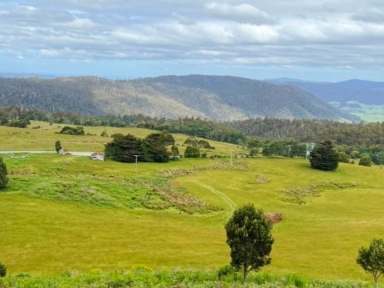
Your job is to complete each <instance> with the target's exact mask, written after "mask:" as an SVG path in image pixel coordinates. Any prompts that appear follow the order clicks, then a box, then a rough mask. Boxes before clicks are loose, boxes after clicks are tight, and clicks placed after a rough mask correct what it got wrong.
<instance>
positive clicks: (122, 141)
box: [105, 134, 143, 163]
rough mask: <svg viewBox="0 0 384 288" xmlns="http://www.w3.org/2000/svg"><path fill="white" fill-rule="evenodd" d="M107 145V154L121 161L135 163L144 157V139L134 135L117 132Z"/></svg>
mask: <svg viewBox="0 0 384 288" xmlns="http://www.w3.org/2000/svg"><path fill="white" fill-rule="evenodd" d="M112 138H113V141H112V142H111V143H108V144H107V145H106V146H105V156H106V158H108V159H112V160H115V161H119V162H128V163H134V162H135V161H136V158H138V159H140V158H142V157H143V150H142V141H141V140H140V139H138V138H136V137H135V136H133V135H130V134H128V135H122V134H115V135H113V136H112Z"/></svg>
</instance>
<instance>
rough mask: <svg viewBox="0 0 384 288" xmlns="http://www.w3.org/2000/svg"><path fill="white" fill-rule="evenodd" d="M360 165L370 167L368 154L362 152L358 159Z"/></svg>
mask: <svg viewBox="0 0 384 288" xmlns="http://www.w3.org/2000/svg"><path fill="white" fill-rule="evenodd" d="M359 165H360V166H367V167H370V166H372V159H371V156H370V155H369V154H363V155H361V158H360V161H359Z"/></svg>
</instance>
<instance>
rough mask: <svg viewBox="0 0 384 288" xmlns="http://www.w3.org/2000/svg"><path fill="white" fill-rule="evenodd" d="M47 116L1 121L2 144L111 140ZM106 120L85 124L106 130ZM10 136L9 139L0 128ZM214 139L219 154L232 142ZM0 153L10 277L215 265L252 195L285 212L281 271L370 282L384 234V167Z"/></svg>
mask: <svg viewBox="0 0 384 288" xmlns="http://www.w3.org/2000/svg"><path fill="white" fill-rule="evenodd" d="M36 124H37V123H34V125H36ZM44 125H45V126H44ZM44 125H41V124H40V128H39V129H33V128H32V127H31V128H28V129H26V130H24V129H16V128H4V127H0V134H1V135H2V136H1V138H0V150H7V149H9V150H28V149H36V150H45V149H49V148H52V145H53V142H54V140H56V139H60V140H62V142H63V144H64V145H67V146H68V148H69V149H74V150H79V151H88V150H89V149H88V147H92V148H94V149H97V148H98V147H99V148H101V147H102V145H103V141H105V140H108V139H105V137H101V136H92V135H88V136H63V135H58V134H55V132H56V131H57V130H58V129H59V127H58V126H56V124H54V125H52V126H53V127H52V126H49V125H48V124H44ZM104 129H105V128H104V127H97V128H88V127H87V128H86V131H89V133H91V134H92V133H93V134H97V135H99V134H100V133H101V132H102V131H103V130H104ZM109 129H110V130H109V131H108V133H112V132H113V133H114V132H115V131H116V132H120V131H122V132H125V133H128V132H130V133H135V134H136V135H139V136H145V135H146V134H148V133H149V132H150V131H148V130H142V129H134V128H121V129H116V130H115V128H109ZM12 133H13V134H12ZM8 134H9V135H13V136H12V137H14V138H13V140H12V139H9V138H6V137H3V135H8ZM38 135H40V136H41V138H39V137H37V136H38ZM182 137H185V136H178V139H179V140H178V141H180V139H181V140H182V139H183V138H182ZM184 139H185V138H184ZM32 140H33V141H34V142H33V141H32ZM180 142H181V141H180ZM12 143H13V144H12ZM213 143H214V146H215V147H217V148H216V149H215V150H216V151H221V152H222V153H224V154H225V153H228V152H230V151H233V149H234V148H236V146H232V145H228V144H223V143H216V142H213ZM12 145H14V146H12ZM237 149H240V148H237ZM227 155H228V154H227ZM4 159H5V161H6V163H7V165H8V168H9V173H10V175H9V176H10V185H9V187H8V188H7V189H6V190H5V191H2V192H0V221H1V225H0V262H3V263H5V264H6V265H7V267H8V269H9V272H10V273H11V274H12V275H16V274H18V273H22V272H25V273H30V274H32V275H43V276H44V275H53V274H57V273H62V272H66V271H70V272H73V271H78V272H99V271H102V272H108V271H116V270H127V269H134V268H137V267H148V268H151V269H155V270H157V269H165V270H173V269H183V270H185V269H187V270H188V269H192V270H200V271H216V270H217V269H218V268H219V267H221V266H223V265H225V264H227V263H228V262H229V255H228V249H227V246H226V244H225V231H224V224H225V222H226V221H227V219H228V217H229V216H230V214H231V212H232V211H233V209H235V208H236V207H239V206H241V205H242V204H245V203H254V204H255V206H256V207H258V208H262V209H263V210H264V211H265V212H268V213H281V214H282V215H283V220H282V222H280V223H278V224H276V225H274V229H273V235H274V237H275V244H274V248H273V255H272V258H273V260H272V265H270V266H269V267H268V268H266V269H265V270H266V271H267V272H269V273H273V274H275V275H286V274H291V273H297V274H299V275H304V276H306V277H313V278H316V279H352V280H367V279H369V278H368V276H367V275H365V274H364V273H363V272H362V271H361V270H360V268H359V267H358V266H357V264H356V261H355V258H356V255H357V251H358V249H359V248H360V247H361V246H362V245H367V244H368V243H369V241H370V240H371V239H373V238H383V237H384V213H383V207H384V181H383V177H384V170H383V169H381V168H380V167H372V168H367V167H359V166H357V165H351V164H342V165H341V166H340V168H339V169H338V171H336V172H321V171H315V170H312V169H310V168H309V165H308V163H307V161H306V160H303V159H281V158H276V159H274V158H255V159H235V160H234V161H233V163H231V162H230V159H229V158H225V159H216V160H214V159H195V160H188V159H182V160H180V161H174V162H170V163H166V164H155V163H139V165H138V166H136V165H135V164H122V163H115V162H111V161H106V162H99V161H91V160H89V159H87V158H85V157H83V158H81V157H79V158H77V157H71V156H58V155H20V154H15V155H12V154H10V155H6V156H4Z"/></svg>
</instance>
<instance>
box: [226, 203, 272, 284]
mask: <svg viewBox="0 0 384 288" xmlns="http://www.w3.org/2000/svg"><path fill="white" fill-rule="evenodd" d="M225 229H226V232H227V244H228V246H229V248H230V250H231V265H232V266H233V267H234V268H235V269H237V270H241V271H242V273H243V280H244V281H245V280H246V278H247V275H248V273H249V272H250V271H258V270H259V269H260V268H261V267H263V266H265V265H268V264H270V263H271V257H270V253H271V251H272V244H273V238H272V234H271V230H272V223H271V222H270V221H269V220H268V219H267V218H266V217H265V215H264V213H263V212H262V211H260V210H256V209H255V207H254V206H253V205H247V206H244V207H242V208H240V209H237V210H236V211H235V212H234V213H233V216H232V217H231V219H229V221H228V223H227V224H226V226H225Z"/></svg>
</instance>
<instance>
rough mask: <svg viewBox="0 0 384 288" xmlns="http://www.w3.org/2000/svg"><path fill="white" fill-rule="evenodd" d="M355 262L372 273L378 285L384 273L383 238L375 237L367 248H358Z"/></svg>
mask: <svg viewBox="0 0 384 288" xmlns="http://www.w3.org/2000/svg"><path fill="white" fill-rule="evenodd" d="M357 264H359V265H360V266H361V267H362V268H363V269H364V270H365V271H366V272H368V273H370V274H371V275H372V277H373V281H374V282H375V284H376V286H378V283H379V280H380V278H381V277H382V276H383V275H384V240H383V239H375V240H373V241H372V242H371V244H370V245H369V247H368V248H365V247H362V248H360V250H359V254H358V256H357Z"/></svg>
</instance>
